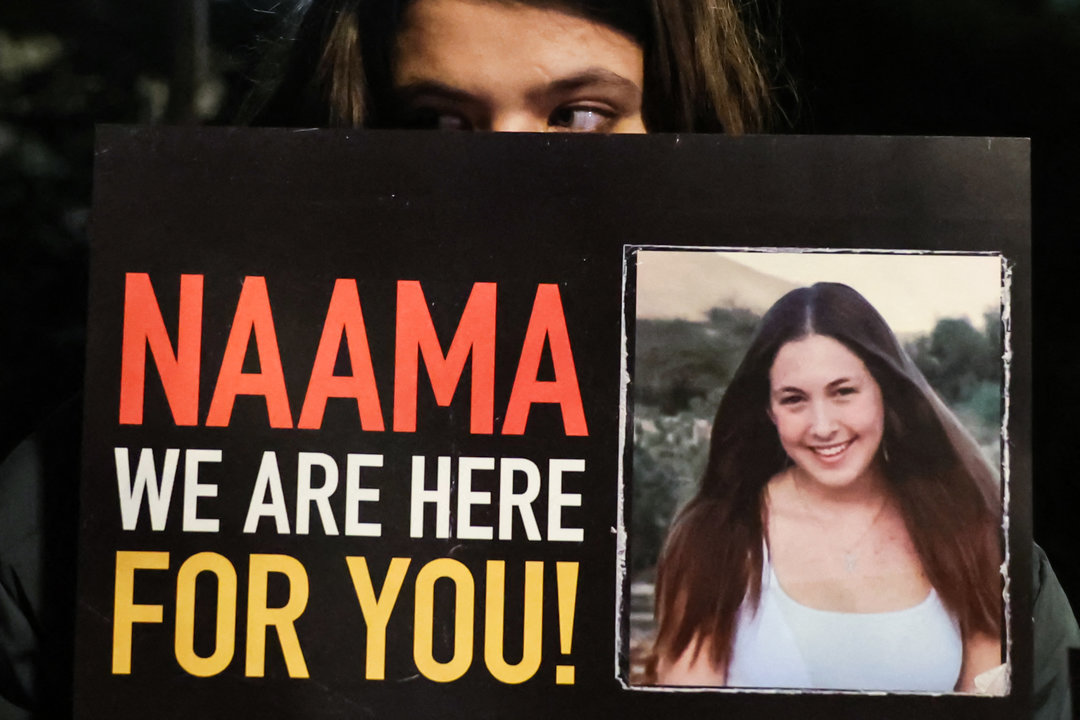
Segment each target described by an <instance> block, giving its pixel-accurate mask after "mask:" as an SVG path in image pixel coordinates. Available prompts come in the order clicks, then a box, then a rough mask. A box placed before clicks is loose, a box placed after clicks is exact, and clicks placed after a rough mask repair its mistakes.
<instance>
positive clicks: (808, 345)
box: [769, 335, 870, 388]
mask: <svg viewBox="0 0 1080 720" xmlns="http://www.w3.org/2000/svg"><path fill="white" fill-rule="evenodd" d="M869 375H870V372H869V371H868V370H867V369H866V365H865V363H863V361H862V360H861V359H860V358H859V356H858V355H856V354H855V353H853V352H851V350H849V349H848V348H847V346H845V345H844V344H843V343H841V342H840V341H839V340H836V339H834V338H831V337H829V336H827V335H807V336H806V337H803V338H799V339H798V340H792V341H790V342H787V343H785V344H784V345H782V346H781V347H780V350H779V352H777V353H776V359H775V360H773V364H772V368H770V370H769V381H770V384H771V385H772V386H773V387H774V388H776V387H786V386H789V385H790V386H794V387H803V386H808V387H815V386H824V385H828V384H829V383H831V382H833V381H835V380H839V379H842V378H847V379H849V380H861V379H864V378H867V377H869Z"/></svg>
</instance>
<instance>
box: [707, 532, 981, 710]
mask: <svg viewBox="0 0 1080 720" xmlns="http://www.w3.org/2000/svg"><path fill="white" fill-rule="evenodd" d="M963 655H964V643H963V638H962V636H961V633H960V624H959V623H958V622H957V620H956V618H955V617H953V615H952V614H951V613H949V611H948V610H946V608H945V606H944V605H943V604H942V602H941V598H940V597H938V594H937V591H936V590H934V589H933V588H931V589H930V594H929V595H927V596H926V599H925V600H923V601H922V602H921V603H919V604H918V605H915V606H913V607H910V608H906V609H903V610H896V611H892V612H875V613H844V612H834V611H830V610H816V609H814V608H810V607H807V606H805V605H801V604H799V603H798V602H796V601H795V600H793V599H792V598H791V597H790V596H788V594H787V593H786V592H784V589H783V588H782V587H780V583H779V582H777V580H776V574H775V573H774V572H773V569H772V565H771V563H770V562H769V557H768V552H766V553H765V556H764V567H763V568H762V579H761V604H760V605H759V606H758V608H757V612H754V608H753V607H751V606H750V603H749V600H743V604H742V607H740V608H739V614H738V616H737V618H736V625H735V643H734V645H733V647H732V657H731V662H730V663H729V666H728V676H727V684H728V685H729V686H731V687H767V688H820V689H827V690H881V691H892V692H952V691H953V690H954V689H955V687H956V682H957V680H958V679H959V677H960V665H961V663H962V661H963Z"/></svg>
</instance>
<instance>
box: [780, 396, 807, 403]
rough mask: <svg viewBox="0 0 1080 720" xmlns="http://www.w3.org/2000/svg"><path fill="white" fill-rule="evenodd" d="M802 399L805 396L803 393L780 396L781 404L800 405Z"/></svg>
mask: <svg viewBox="0 0 1080 720" xmlns="http://www.w3.org/2000/svg"><path fill="white" fill-rule="evenodd" d="M802 401H803V396H802V395H781V396H780V404H781V405H798V404H799V403H801V402H802Z"/></svg>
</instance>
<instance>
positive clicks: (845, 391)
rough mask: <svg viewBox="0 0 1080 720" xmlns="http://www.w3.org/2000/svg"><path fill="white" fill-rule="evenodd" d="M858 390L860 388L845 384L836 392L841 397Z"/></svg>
mask: <svg viewBox="0 0 1080 720" xmlns="http://www.w3.org/2000/svg"><path fill="white" fill-rule="evenodd" d="M857 392H859V390H858V388H855V387H851V386H850V385H845V386H843V387H840V388H837V389H836V394H837V395H839V396H840V397H844V396H847V395H854V394H855V393H857Z"/></svg>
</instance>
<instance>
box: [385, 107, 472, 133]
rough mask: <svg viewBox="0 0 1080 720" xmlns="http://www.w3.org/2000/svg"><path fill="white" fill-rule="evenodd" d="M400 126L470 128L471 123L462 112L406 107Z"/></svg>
mask: <svg viewBox="0 0 1080 720" xmlns="http://www.w3.org/2000/svg"><path fill="white" fill-rule="evenodd" d="M401 126H402V127H404V128H407V129H409V130H472V129H473V126H472V123H471V122H470V121H469V118H468V117H466V116H465V115H464V114H463V113H459V112H454V111H450V110H441V109H438V108H433V107H415V108H408V109H407V110H405V112H404V113H403V117H402V118H401Z"/></svg>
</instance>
